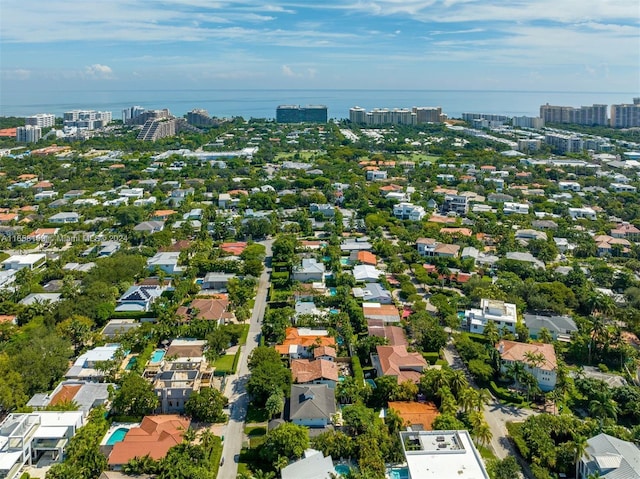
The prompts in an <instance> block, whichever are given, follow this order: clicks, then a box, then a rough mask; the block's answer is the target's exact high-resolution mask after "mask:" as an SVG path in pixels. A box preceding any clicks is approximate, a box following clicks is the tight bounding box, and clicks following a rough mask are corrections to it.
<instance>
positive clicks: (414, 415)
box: [387, 401, 440, 431]
mask: <svg viewBox="0 0 640 479" xmlns="http://www.w3.org/2000/svg"><path fill="white" fill-rule="evenodd" d="M387 404H388V406H389V409H393V410H394V411H396V412H397V413H398V415H399V416H400V417H401V418H402V420H403V421H404V423H405V426H414V427H413V428H412V429H413V430H416V429H415V426H419V427H422V430H424V431H431V430H433V427H432V425H433V421H434V420H435V419H436V418H437V417H438V415H439V414H440V412H439V411H438V408H437V406H436V405H435V404H434V403H432V402H426V403H421V402H416V401H389V402H388V403H387Z"/></svg>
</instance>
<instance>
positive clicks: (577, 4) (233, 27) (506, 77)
mask: <svg viewBox="0 0 640 479" xmlns="http://www.w3.org/2000/svg"><path fill="white" fill-rule="evenodd" d="M0 80H1V82H2V83H1V84H0V87H1V89H2V90H4V91H5V94H6V93H7V92H9V91H15V90H20V89H29V88H45V87H46V88H48V89H57V88H60V89H62V88H67V89H68V88H78V89H87V90H89V89H95V88H112V89H129V88H140V87H146V88H152V89H153V88H157V89H163V88H182V89H191V88H193V89H198V88H220V89H234V88H256V89H258V88H274V89H279V88H287V89H288V88H292V89H293V88H339V89H346V88H358V89H478V90H482V89H497V90H501V89H502V90H504V89H507V90H553V91H557V90H560V91H610V92H616V91H619V92H638V91H640V6H639V4H638V0H536V1H525V0H379V1H373V0H372V1H367V0H354V1H338V0H318V1H314V2H313V4H312V2H311V0H299V1H273V2H271V3H265V2H263V1H253V0H246V1H245V0H242V1H224V0H222V1H216V0H175V1H164V0H98V1H86V0H84V1H77V0H23V1H17V0H2V1H1V3H0ZM0 93H1V90H0Z"/></svg>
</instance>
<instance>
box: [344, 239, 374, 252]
mask: <svg viewBox="0 0 640 479" xmlns="http://www.w3.org/2000/svg"><path fill="white" fill-rule="evenodd" d="M371 249H373V245H372V244H371V243H370V242H369V241H368V239H367V238H347V239H345V240H344V241H343V242H342V244H341V245H340V250H341V251H348V252H349V253H351V252H352V251H371Z"/></svg>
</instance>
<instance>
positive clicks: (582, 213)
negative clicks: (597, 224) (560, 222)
mask: <svg viewBox="0 0 640 479" xmlns="http://www.w3.org/2000/svg"><path fill="white" fill-rule="evenodd" d="M569 216H571V219H573V220H582V219H586V220H595V219H596V218H597V216H596V212H595V210H594V209H593V208H589V207H583V208H569Z"/></svg>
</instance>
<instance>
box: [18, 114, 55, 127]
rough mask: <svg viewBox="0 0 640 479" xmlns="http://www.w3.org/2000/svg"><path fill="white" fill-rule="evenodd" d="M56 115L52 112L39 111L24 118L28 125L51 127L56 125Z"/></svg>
mask: <svg viewBox="0 0 640 479" xmlns="http://www.w3.org/2000/svg"><path fill="white" fill-rule="evenodd" d="M55 123H56V116H55V115H53V114H52V113H38V114H37V115H31V116H28V117H26V118H25V119H24V124H25V125H27V126H29V125H30V126H39V127H40V128H49V127H52V126H53V125H55Z"/></svg>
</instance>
